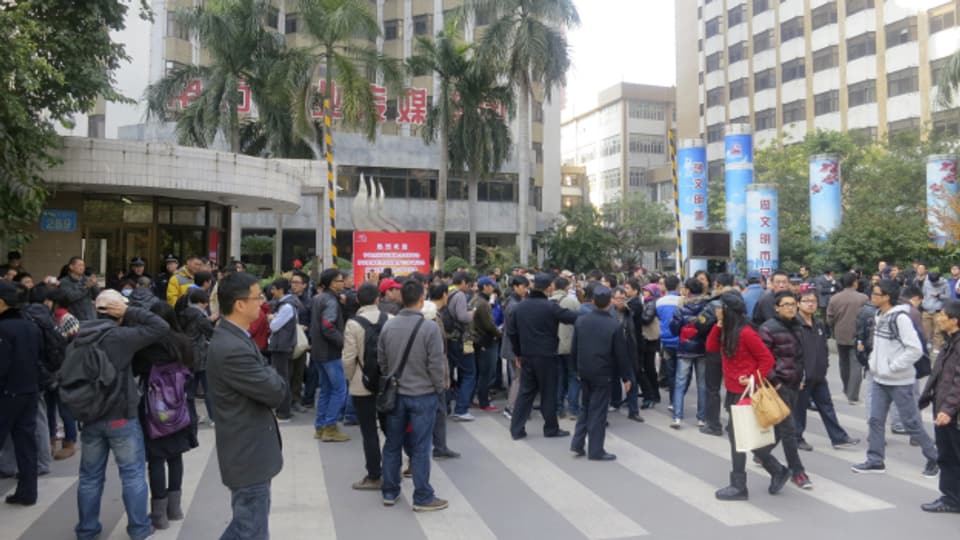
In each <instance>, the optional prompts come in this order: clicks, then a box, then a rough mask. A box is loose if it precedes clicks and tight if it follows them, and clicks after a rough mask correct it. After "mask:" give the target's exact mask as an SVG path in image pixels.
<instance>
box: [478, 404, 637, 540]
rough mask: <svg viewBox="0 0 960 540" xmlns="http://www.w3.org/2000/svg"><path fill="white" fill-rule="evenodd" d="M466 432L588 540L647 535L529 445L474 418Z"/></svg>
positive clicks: (489, 422) (493, 424)
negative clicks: (505, 457)
mask: <svg viewBox="0 0 960 540" xmlns="http://www.w3.org/2000/svg"><path fill="white" fill-rule="evenodd" d="M466 431H467V433H469V434H470V436H471V437H473V438H474V439H475V440H476V441H477V442H478V443H479V444H480V445H482V446H484V447H485V448H486V449H487V450H488V451H489V452H490V453H491V454H492V455H494V456H495V457H497V459H499V460H500V461H501V463H503V465H504V466H505V467H506V468H507V469H509V470H510V472H512V473H513V474H514V475H515V476H517V477H518V478H520V479H521V480H522V481H523V482H524V483H526V484H527V485H528V486H530V488H531V489H532V490H533V492H534V493H536V494H537V495H538V496H540V497H541V498H542V499H543V500H544V501H545V502H546V503H547V504H549V505H550V506H551V507H553V509H554V510H556V511H557V513H559V514H560V516H562V517H563V518H564V519H566V520H567V521H568V522H570V524H571V525H573V526H574V527H575V528H576V529H577V530H579V531H580V532H581V533H583V535H584V536H586V537H587V538H589V539H590V540H600V539H610V538H624V537H632V536H644V535H647V534H649V532H648V531H647V530H646V529H644V528H643V527H641V526H640V525H639V524H637V523H636V522H635V521H633V520H632V519H630V518H629V517H627V516H626V515H624V514H623V513H621V512H620V511H619V510H617V509H616V508H614V507H613V506H611V505H610V504H609V503H607V502H606V501H605V500H603V499H602V498H600V496H599V495H597V494H596V493H594V492H593V491H592V490H591V489H590V488H588V487H587V486H584V485H583V484H582V483H580V482H579V481H578V480H576V479H575V478H573V477H572V476H570V475H569V474H567V473H566V472H564V471H563V470H562V469H561V468H560V467H558V466H557V465H556V464H554V463H553V462H551V461H550V460H548V459H547V458H546V457H544V456H543V455H542V454H540V453H539V452H537V451H536V450H534V449H533V448H532V447H531V446H530V445H529V444H527V443H526V442H523V441H512V440H511V439H510V434H509V432H508V431H507V430H505V429H504V427H503V426H502V425H500V424H499V423H497V422H496V421H495V420H492V419H490V418H478V419H477V420H476V421H474V422H472V424H471V426H470V427H469V429H467V430H466ZM565 442H567V440H563V441H560V442H559V444H563V443H565ZM504 456H510V459H503V458H504Z"/></svg>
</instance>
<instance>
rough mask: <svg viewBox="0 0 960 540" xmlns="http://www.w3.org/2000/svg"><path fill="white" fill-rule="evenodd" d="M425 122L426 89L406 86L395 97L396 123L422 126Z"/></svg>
mask: <svg viewBox="0 0 960 540" xmlns="http://www.w3.org/2000/svg"><path fill="white" fill-rule="evenodd" d="M426 122H427V89H426V88H407V90H406V92H404V95H403V96H401V97H399V98H397V123H398V124H414V125H417V126H422V125H423V124H425V123H426Z"/></svg>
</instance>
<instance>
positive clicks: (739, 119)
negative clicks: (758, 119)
mask: <svg viewBox="0 0 960 540" xmlns="http://www.w3.org/2000/svg"><path fill="white" fill-rule="evenodd" d="M731 124H748V125H749V124H750V117H749V116H738V117H736V118H731V119H730V122H728V125H731Z"/></svg>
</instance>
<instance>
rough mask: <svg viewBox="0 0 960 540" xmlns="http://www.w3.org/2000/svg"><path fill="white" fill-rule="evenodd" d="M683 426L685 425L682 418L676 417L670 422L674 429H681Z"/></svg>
mask: <svg viewBox="0 0 960 540" xmlns="http://www.w3.org/2000/svg"><path fill="white" fill-rule="evenodd" d="M681 426H683V420H680V419H679V418H674V419H673V422H671V423H670V427H672V428H673V429H680V427H681Z"/></svg>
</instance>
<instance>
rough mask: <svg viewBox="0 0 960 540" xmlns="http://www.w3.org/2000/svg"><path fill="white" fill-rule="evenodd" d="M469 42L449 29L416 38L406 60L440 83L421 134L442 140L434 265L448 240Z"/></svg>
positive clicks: (443, 254) (413, 68) (413, 70)
mask: <svg viewBox="0 0 960 540" xmlns="http://www.w3.org/2000/svg"><path fill="white" fill-rule="evenodd" d="M469 49H470V46H469V45H466V44H464V43H460V42H457V40H455V39H454V38H453V37H451V36H450V35H449V34H448V33H447V32H446V31H443V32H439V33H437V37H436V39H433V40H431V39H427V38H422V37H420V38H417V43H416V47H415V54H414V55H413V56H412V57H410V58H409V59H408V60H407V69H408V70H409V71H410V72H411V73H429V72H431V71H432V72H434V73H435V74H436V76H437V79H438V80H439V83H440V93H439V95H435V96H434V100H433V105H432V106H431V107H430V109H429V111H428V112H427V121H426V123H425V124H424V126H423V130H422V131H421V135H422V136H423V140H424V142H426V143H427V144H431V143H432V142H433V141H434V140H436V139H439V140H440V171H439V178H438V179H437V248H436V257H435V260H434V267H436V268H443V260H444V258H445V257H446V241H447V232H446V228H447V178H448V174H449V171H450V153H451V145H450V132H451V127H452V126H453V123H454V116H455V114H456V111H457V107H458V106H457V103H456V101H455V99H454V96H455V87H456V84H457V82H458V81H459V79H460V78H461V77H463V76H464V75H465V74H466V72H467V67H468V65H469V62H468V61H467V51H468V50H469Z"/></svg>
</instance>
